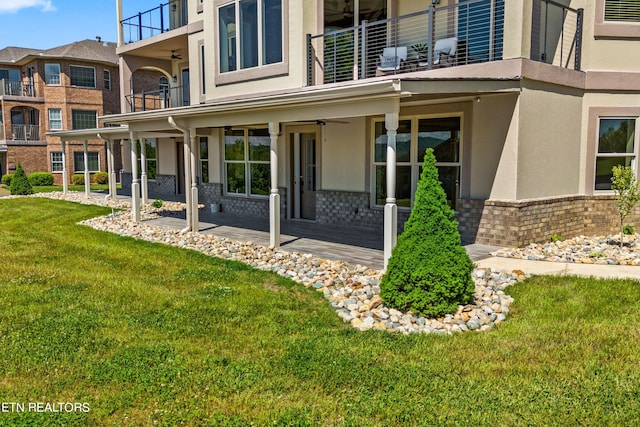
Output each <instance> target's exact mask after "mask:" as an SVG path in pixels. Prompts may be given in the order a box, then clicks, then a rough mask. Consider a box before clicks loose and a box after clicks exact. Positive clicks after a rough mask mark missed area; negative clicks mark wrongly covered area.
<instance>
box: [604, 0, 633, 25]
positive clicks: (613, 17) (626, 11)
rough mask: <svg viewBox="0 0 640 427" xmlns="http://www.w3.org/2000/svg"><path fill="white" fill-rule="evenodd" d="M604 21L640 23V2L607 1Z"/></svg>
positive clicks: (627, 0)
mask: <svg viewBox="0 0 640 427" xmlns="http://www.w3.org/2000/svg"><path fill="white" fill-rule="evenodd" d="M604 20H605V21H618V22H640V2H638V0H605V4H604Z"/></svg>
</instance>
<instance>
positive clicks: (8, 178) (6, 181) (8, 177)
mask: <svg viewBox="0 0 640 427" xmlns="http://www.w3.org/2000/svg"><path fill="white" fill-rule="evenodd" d="M11 178H13V174H12V173H8V174H6V175H2V183H3V184H4V185H6V186H7V187H8V186H10V185H11Z"/></svg>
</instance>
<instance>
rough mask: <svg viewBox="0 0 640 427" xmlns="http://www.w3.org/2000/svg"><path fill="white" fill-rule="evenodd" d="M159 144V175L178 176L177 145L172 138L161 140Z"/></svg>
mask: <svg viewBox="0 0 640 427" xmlns="http://www.w3.org/2000/svg"><path fill="white" fill-rule="evenodd" d="M157 144H158V173H160V174H163V175H175V174H176V154H175V153H176V143H175V141H174V140H173V139H170V138H159V139H158V141H157Z"/></svg>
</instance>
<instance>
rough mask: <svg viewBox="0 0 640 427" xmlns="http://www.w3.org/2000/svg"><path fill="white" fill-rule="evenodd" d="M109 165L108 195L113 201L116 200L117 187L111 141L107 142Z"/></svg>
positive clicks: (112, 143)
mask: <svg viewBox="0 0 640 427" xmlns="http://www.w3.org/2000/svg"><path fill="white" fill-rule="evenodd" d="M108 147H109V165H110V166H111V171H110V172H109V195H110V196H111V198H112V199H113V200H115V199H117V198H118V186H117V183H116V159H115V154H114V153H113V151H114V142H113V139H110V140H109V143H108Z"/></svg>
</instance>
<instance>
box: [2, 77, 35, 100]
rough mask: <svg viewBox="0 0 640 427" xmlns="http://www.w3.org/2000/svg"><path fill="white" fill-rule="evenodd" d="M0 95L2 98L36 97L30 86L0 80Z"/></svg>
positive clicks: (20, 82)
mask: <svg viewBox="0 0 640 427" xmlns="http://www.w3.org/2000/svg"><path fill="white" fill-rule="evenodd" d="M0 95H3V96H5V95H6V96H29V97H34V96H36V94H35V90H34V87H33V85H32V84H27V83H23V82H22V81H20V80H8V79H1V80H0Z"/></svg>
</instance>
